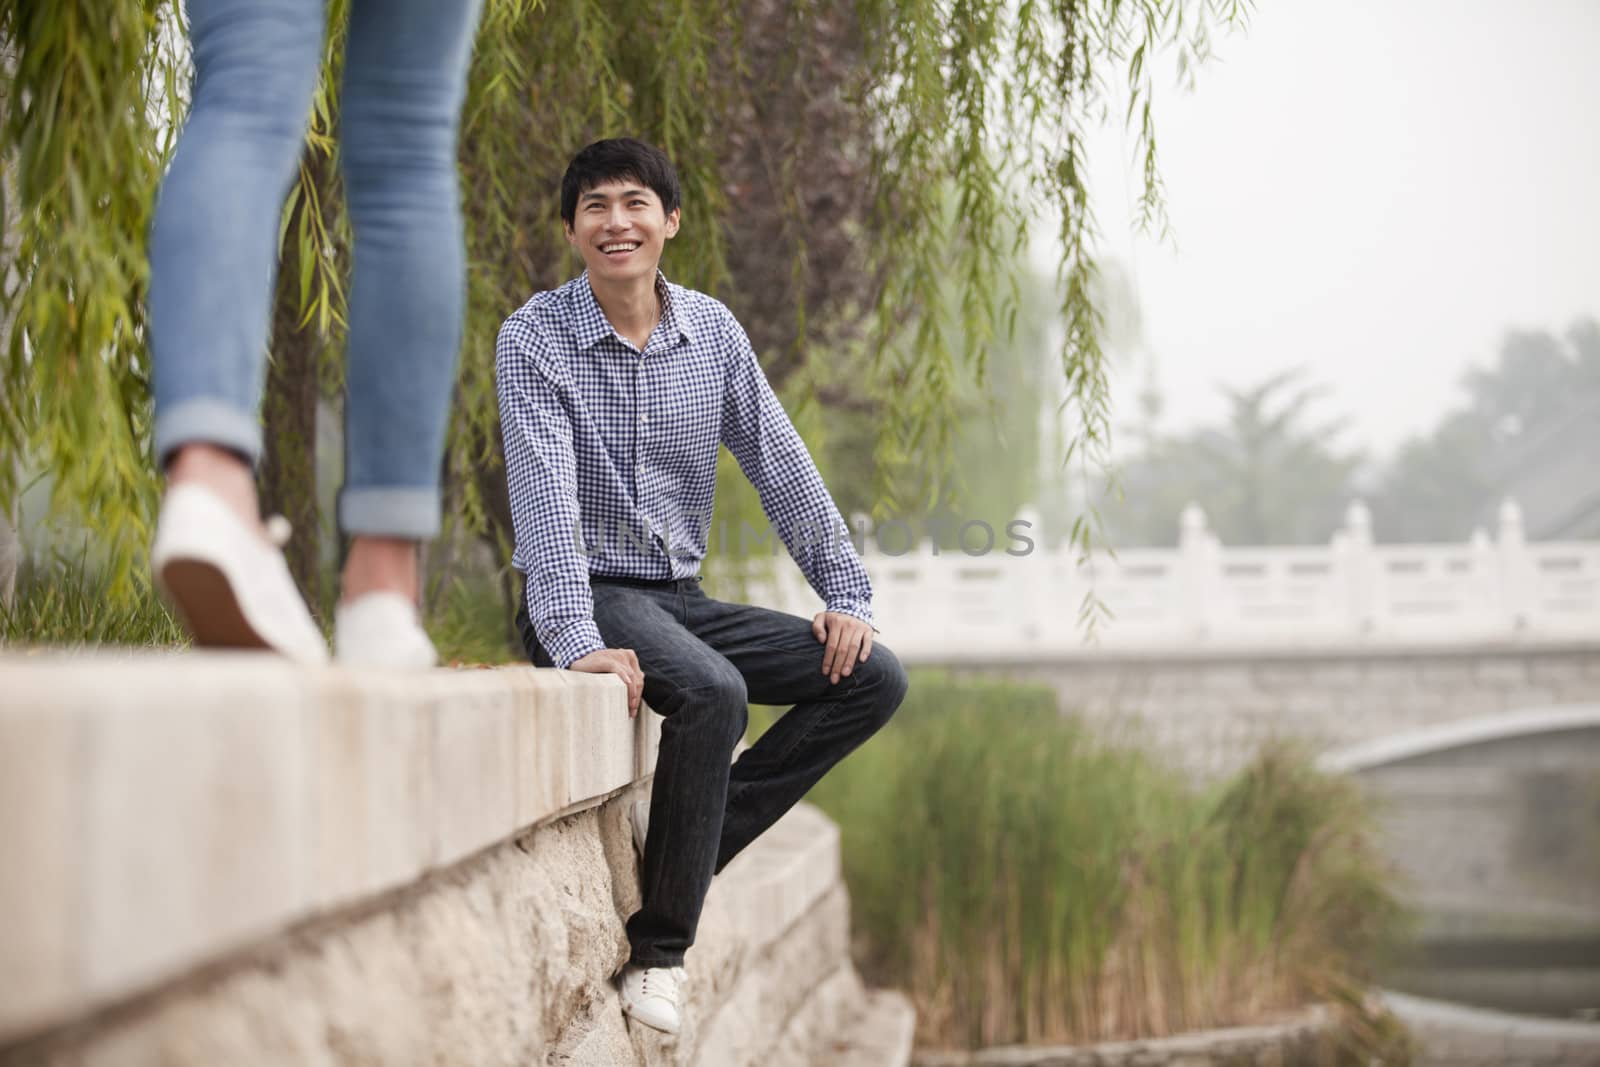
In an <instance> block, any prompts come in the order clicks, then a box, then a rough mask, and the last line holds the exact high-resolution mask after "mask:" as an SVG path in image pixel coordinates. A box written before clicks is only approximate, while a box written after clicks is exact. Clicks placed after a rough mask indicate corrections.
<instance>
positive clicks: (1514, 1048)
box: [1383, 990, 1600, 1067]
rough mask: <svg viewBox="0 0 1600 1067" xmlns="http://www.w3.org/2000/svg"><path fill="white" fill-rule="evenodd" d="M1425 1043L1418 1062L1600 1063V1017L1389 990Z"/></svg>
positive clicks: (1443, 1065) (1553, 1066) (1465, 1066)
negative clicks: (1553, 1015) (1556, 1015)
mask: <svg viewBox="0 0 1600 1067" xmlns="http://www.w3.org/2000/svg"><path fill="white" fill-rule="evenodd" d="M1383 1001H1384V1004H1385V1006H1386V1007H1388V1009H1389V1010H1390V1011H1392V1012H1393V1013H1394V1014H1395V1017H1396V1018H1398V1019H1399V1020H1400V1021H1401V1022H1402V1023H1404V1024H1405V1026H1406V1028H1407V1029H1408V1030H1410V1031H1411V1034H1412V1036H1413V1037H1414V1038H1415V1039H1416V1041H1417V1043H1418V1044H1419V1045H1420V1046H1421V1047H1422V1054H1421V1056H1420V1057H1418V1061H1417V1062H1418V1065H1419V1067H1477V1065H1483V1067H1489V1065H1491V1064H1508V1063H1515V1064H1522V1065H1549V1067H1565V1065H1569V1064H1570V1065H1576V1064H1588V1065H1594V1064H1600V1023H1590V1022H1580V1021H1577V1020H1566V1019H1546V1018H1542V1017H1539V1016H1534V1015H1514V1014H1512V1013H1510V1012H1503V1011H1491V1010H1489V1009H1487V1008H1473V1007H1468V1006H1466V1005H1463V1004H1451V1003H1447V1002H1445V1001H1441V1000H1429V999H1427V998H1425V997H1416V996H1410V995H1409V994H1405V993H1395V992H1391V991H1387V990H1386V991H1385V992H1384V993H1383Z"/></svg>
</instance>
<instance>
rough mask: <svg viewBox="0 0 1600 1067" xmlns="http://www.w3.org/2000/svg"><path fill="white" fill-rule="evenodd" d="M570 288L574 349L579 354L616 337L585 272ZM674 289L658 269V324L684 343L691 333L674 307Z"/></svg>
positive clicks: (681, 314) (691, 335)
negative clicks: (575, 347)
mask: <svg viewBox="0 0 1600 1067" xmlns="http://www.w3.org/2000/svg"><path fill="white" fill-rule="evenodd" d="M574 288H575V290H576V292H575V293H574V297H575V299H574V300H573V303H572V307H571V310H572V315H571V319H572V332H573V336H574V338H575V339H576V341H577V342H578V350H579V351H580V352H583V351H587V350H588V349H590V348H593V347H594V346H595V345H596V344H599V343H600V340H601V338H604V337H615V336H617V331H616V329H615V328H614V327H613V326H612V325H611V323H610V321H609V320H607V318H606V313H605V312H604V311H602V310H601V309H600V301H598V300H596V299H595V298H594V289H593V288H591V287H590V285H589V272H588V271H584V272H583V273H582V274H581V275H579V276H578V279H577V284H576V285H575V286H574ZM676 288H677V287H676V286H674V285H672V284H670V283H669V282H668V281H667V276H666V275H665V274H663V273H661V271H660V269H659V268H658V269H657V270H656V294H657V295H658V296H660V298H661V323H662V325H663V326H665V327H666V328H667V331H668V336H673V335H676V336H677V337H680V338H682V339H683V340H685V341H689V342H693V341H694V334H693V333H691V332H690V329H689V320H688V318H687V317H686V315H684V314H683V309H681V308H680V307H679V306H678V305H679V304H680V303H681V301H679V300H677V299H676V298H675V295H674V291H675V290H676ZM657 328H658V329H659V328H660V327H657Z"/></svg>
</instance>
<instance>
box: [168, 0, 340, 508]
mask: <svg viewBox="0 0 1600 1067" xmlns="http://www.w3.org/2000/svg"><path fill="white" fill-rule="evenodd" d="M188 12H189V21H190V37H191V40H192V42H193V49H194V64H195V81H194V102H193V107H192V108H191V110H190V113H189V119H188V122H187V123H186V125H185V126H184V130H183V134H182V136H181V137H180V138H179V141H178V147H177V151H176V152H175V153H174V155H173V160H172V167H171V169H170V170H169V171H168V172H167V176H166V179H165V180H164V181H163V182H162V185H161V195H160V197H159V199H158V201H157V204H156V212H155V218H154V221H153V223H152V226H151V230H150V349H151V357H152V362H153V374H154V386H155V415H156V420H155V447H156V455H157V457H158V460H159V461H160V462H162V463H163V464H166V463H168V462H169V461H171V460H173V459H174V458H175V456H174V454H175V453H176V452H178V451H179V450H180V449H181V448H182V447H183V446H185V445H189V444H197V443H198V444H203V445H210V446H216V448H215V449H214V450H211V451H212V452H213V453H214V454H210V455H208V454H207V453H206V452H205V451H201V452H198V453H197V456H200V457H201V458H200V459H196V460H191V461H190V462H189V463H187V464H185V465H184V466H185V469H180V470H174V471H172V472H171V473H172V474H173V476H174V478H175V479H177V480H183V479H184V478H188V477H196V478H199V479H200V480H208V479H209V480H213V481H217V482H218V483H220V484H219V485H218V486H217V491H218V492H219V494H221V495H223V496H225V497H226V498H227V499H228V500H229V502H230V504H233V505H235V506H236V510H241V511H242V512H244V513H243V514H241V518H243V519H245V520H246V521H247V522H249V523H252V524H254V525H256V526H259V515H257V514H255V513H254V511H253V508H254V506H255V491H254V487H253V484H252V483H251V480H250V466H251V465H253V464H254V463H255V462H256V460H257V459H259V457H260V454H261V430H260V424H259V421H258V419H257V408H258V407H259V405H260V392H261V387H262V381H263V371H264V369H265V366H266V351H267V329H268V315H269V310H270V304H271V299H272V276H273V271H274V269H275V267H276V264H277V258H278V248H277V238H278V217H279V213H280V211H281V209H282V206H283V198H284V195H285V194H286V193H287V192H288V188H289V183H290V180H291V179H292V177H293V176H294V172H295V164H296V161H297V160H298V159H299V155H300V145H301V142H302V140H303V137H304V132H305V126H306V117H307V115H308V113H309V111H310V106H311V94H312V91H313V90H314V89H315V87H316V82H317V70H318V65H319V63H320V62H321V58H322V33H323V0H190V3H189V5H188ZM207 460H214V462H207ZM230 463H231V465H232V466H231V468H230V466H229V464H230ZM230 472H231V473H230ZM241 492H243V493H245V494H247V499H245V500H240V499H238V497H239V496H240V493H241Z"/></svg>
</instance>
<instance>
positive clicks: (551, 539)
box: [495, 316, 606, 668]
mask: <svg viewBox="0 0 1600 1067" xmlns="http://www.w3.org/2000/svg"><path fill="white" fill-rule="evenodd" d="M540 355H541V353H540V338H539V334H538V331H537V329H536V328H535V327H534V326H533V325H532V324H531V323H528V322H526V321H524V320H522V319H520V318H518V317H517V316H512V317H511V318H509V319H507V320H506V321H505V323H504V325H502V326H501V328H500V334H499V337H498V339H497V341H496V344H495V386H496V391H497V393H498V394H499V400H500V431H501V434H502V436H503V439H504V443H505V454H506V481H507V486H508V488H509V490H510V494H511V518H512V526H513V529H514V531H515V536H516V547H515V550H514V552H513V554H512V559H511V562H512V566H514V567H516V568H517V569H518V570H520V571H521V572H522V573H523V574H525V575H527V598H528V617H529V619H530V620H532V622H533V627H534V633H535V634H536V635H537V636H538V639H539V644H540V645H541V646H543V647H544V650H545V651H546V652H548V653H549V655H550V658H551V660H552V661H553V662H554V663H555V665H556V666H557V667H562V668H566V667H570V666H571V665H572V664H573V663H575V662H577V661H578V660H580V659H582V658H583V657H584V656H587V655H588V654H589V653H591V652H595V651H598V650H600V649H603V648H605V647H606V644H605V641H604V639H602V638H601V636H600V630H599V627H597V626H596V625H595V622H594V595H593V593H592V592H591V591H590V588H589V565H588V560H587V558H586V557H585V555H584V553H583V549H582V543H581V534H580V530H579V520H580V517H581V515H582V509H581V507H580V505H579V502H578V479H577V462H576V459H575V457H574V455H573V447H572V425H571V421H570V419H569V417H568V415H567V412H566V409H565V408H564V407H563V405H562V402H561V396H560V392H559V388H558V381H557V380H556V379H558V378H559V374H558V372H556V371H555V369H554V368H553V367H552V366H551V365H550V363H549V361H548V360H542V359H541V358H540ZM541 364H542V365H541Z"/></svg>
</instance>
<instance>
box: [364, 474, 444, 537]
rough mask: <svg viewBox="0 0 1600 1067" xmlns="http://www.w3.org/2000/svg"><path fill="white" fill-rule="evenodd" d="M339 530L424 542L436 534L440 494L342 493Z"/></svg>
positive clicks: (407, 491)
mask: <svg viewBox="0 0 1600 1067" xmlns="http://www.w3.org/2000/svg"><path fill="white" fill-rule="evenodd" d="M339 528H340V529H341V530H343V531H344V532H345V533H347V534H352V535H365V536H368V537H398V538H403V539H405V540H408V541H426V540H428V539H430V538H432V537H435V536H437V535H438V533H439V490H438V489H437V488H427V489H417V488H410V487H408V488H405V489H345V490H344V491H342V492H341V493H340V494H339Z"/></svg>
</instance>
